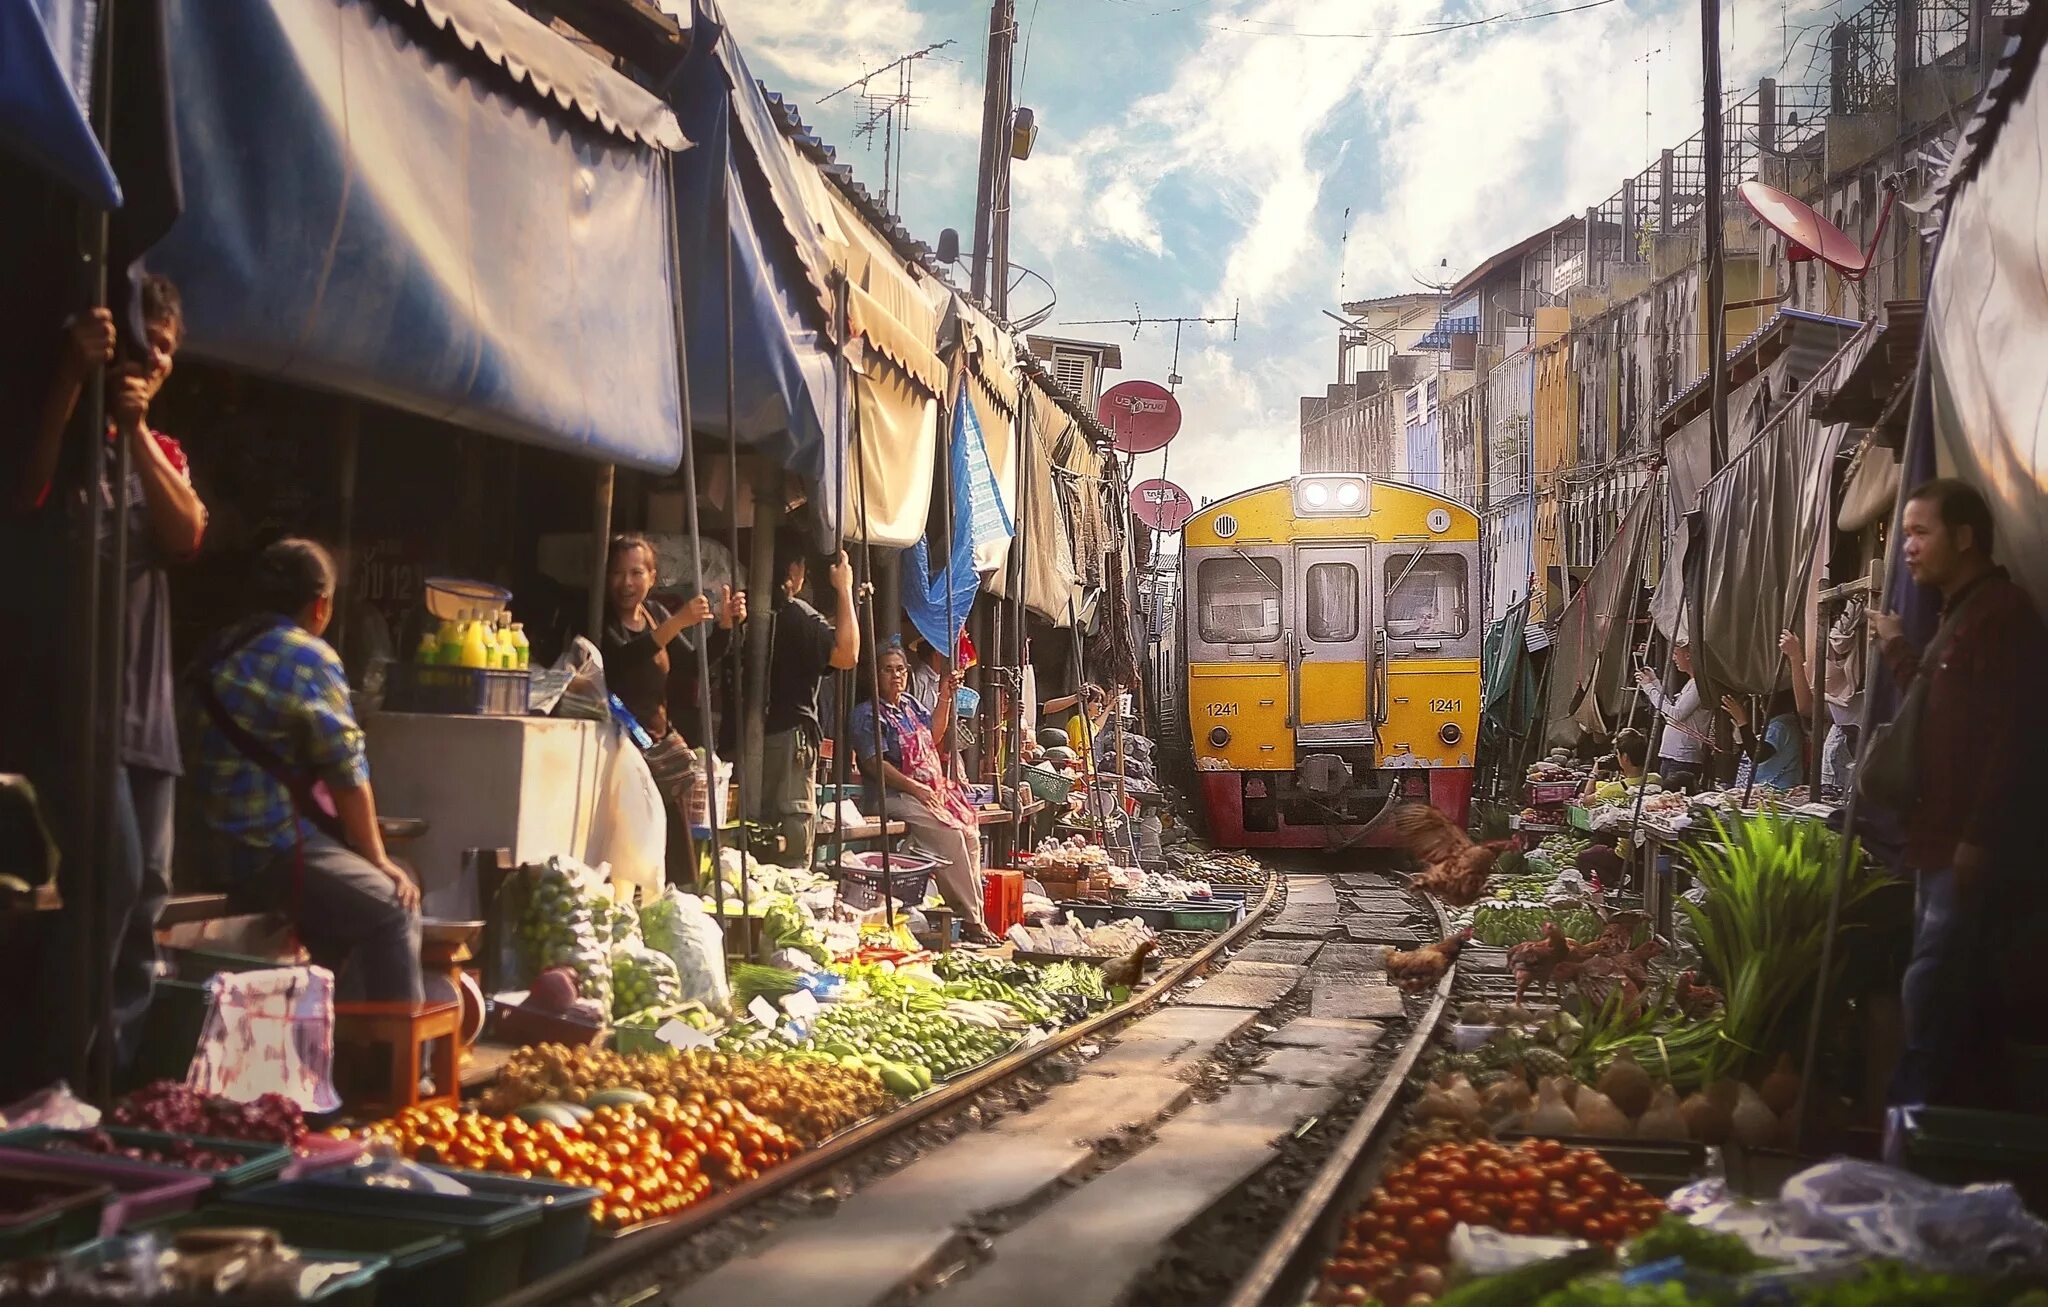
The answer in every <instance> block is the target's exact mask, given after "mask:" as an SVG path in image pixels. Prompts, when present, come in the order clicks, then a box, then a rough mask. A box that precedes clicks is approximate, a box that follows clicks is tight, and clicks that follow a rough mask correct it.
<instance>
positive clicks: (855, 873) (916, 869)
mask: <svg viewBox="0 0 2048 1307" xmlns="http://www.w3.org/2000/svg"><path fill="white" fill-rule="evenodd" d="M856 857H858V858H859V860H858V861H856ZM938 865H939V864H938V863H936V862H933V861H932V860H931V859H929V858H920V857H916V856H914V855H912V854H907V853H892V854H890V855H889V884H888V887H889V899H890V901H891V902H893V903H894V904H896V906H898V907H916V906H917V905H918V904H920V903H922V902H924V896H925V895H926V894H927V893H928V892H929V891H930V890H931V886H932V872H933V871H934V870H935V869H936V868H937V867H938ZM839 897H840V899H841V900H842V901H844V902H845V903H846V904H847V905H848V906H849V907H852V908H854V909H856V910H858V911H861V912H865V911H867V910H868V909H870V908H879V907H881V906H882V860H881V858H880V856H879V855H867V854H862V855H854V854H848V855H847V857H846V859H845V874H844V876H843V877H842V878H841V879H840V882H839Z"/></svg>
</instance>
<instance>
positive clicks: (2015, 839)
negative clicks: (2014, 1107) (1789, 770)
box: [1872, 479, 2048, 1103]
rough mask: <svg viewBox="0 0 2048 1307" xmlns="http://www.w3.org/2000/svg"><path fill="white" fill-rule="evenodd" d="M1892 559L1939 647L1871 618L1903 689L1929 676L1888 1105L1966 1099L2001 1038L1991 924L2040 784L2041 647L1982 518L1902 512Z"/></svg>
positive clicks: (1924, 503) (1935, 487)
mask: <svg viewBox="0 0 2048 1307" xmlns="http://www.w3.org/2000/svg"><path fill="white" fill-rule="evenodd" d="M1904 531H1905V536H1904V540H1903V542H1902V546H1901V548H1902V552H1903V553H1904V555H1905V561H1906V568H1907V570H1908V571H1909V572H1910V573H1911V574H1912V577H1913V580H1914V581H1916V582H1918V583H1919V584H1920V585H1923V586H1931V587H1933V588H1935V589H1937V590H1939V591H1940V592H1941V611H1942V626H1943V628H1944V631H1945V639H1944V636H1937V637H1936V639H1937V641H1942V643H1941V647H1940V648H1939V649H1934V648H1933V647H1932V646H1930V651H1932V652H1934V653H1935V654H1936V655H1937V656H1936V657H1935V658H1933V659H1932V660H1929V659H1927V658H1926V657H1925V654H1924V653H1923V651H1922V650H1920V649H1917V648H1915V647H1914V646H1913V645H1912V644H1911V643H1910V642H1909V641H1908V640H1907V639H1906V638H1905V635H1904V632H1903V629H1902V627H1901V623H1900V620H1899V617H1898V615H1897V614H1896V613H1878V614H1876V615H1875V616H1874V617H1873V618H1872V623H1873V626H1874V629H1875V630H1876V632H1877V635H1878V638H1879V639H1880V640H1881V641H1882V642H1883V652H1884V656H1885V659H1886V661H1887V662H1888V663H1889V664H1890V666H1891V668H1892V672H1893V674H1894V676H1895V677H1896V678H1897V680H1898V682H1899V685H1900V686H1901V688H1902V689H1903V688H1904V687H1907V686H1910V685H1911V684H1912V683H1913V681H1914V679H1915V678H1916V677H1922V676H1924V677H1927V678H1928V681H1927V685H1926V688H1925V695H1926V699H1925V703H1924V708H1923V712H1922V715H1921V718H1920V723H1919V736H1918V744H1919V750H1920V757H1919V760H1918V761H1919V767H1918V772H1919V774H1918V794H1917V795H1916V796H1915V798H1914V799H1913V801H1912V802H1911V804H1910V805H1909V806H1908V807H1907V809H1906V810H1905V811H1903V812H1901V813H1900V814H1899V815H1900V816H1901V818H1903V820H1904V823H1905V831H1906V854H1905V856H1906V866H1907V868H1908V869H1909V870H1910V871H1912V872H1913V873H1914V874H1915V876H1916V877H1917V882H1918V884H1917V891H1918V893H1917V898H1918V905H1917V913H1916V920H1915V924H1914V931H1913V959H1912V961H1911V962H1910V963H1909V964H1908V966H1907V968H1906V977H1905V985H1904V1000H1905V1008H1906V1051H1905V1053H1904V1055H1903V1056H1902V1057H1901V1058H1900V1061H1899V1067H1898V1070H1897V1072H1896V1074H1895V1075H1894V1077H1893V1080H1892V1100H1893V1101H1894V1102H1898V1103H1954V1102H1956V1101H1958V1100H1959V1099H1962V1100H1971V1101H1974V1100H1976V1099H1979V1098H1981V1097H1982V1096H1983V1093H1984V1091H1986V1090H1988V1089H1990V1088H1992V1086H1991V1085H1989V1084H1987V1083H1985V1082H1984V1071H1985V1066H1986V1063H1987V1062H1988V1061H1991V1060H1994V1059H1992V1057H1991V1055H1992V1054H1993V1052H1994V1051H1995V1046H1996V1044H1997V1043H1998V1041H1999V1040H2000V1039H2001V1037H2002V1031H2001V1029H2000V1027H1999V1023H1998V1022H1997V1020H1996V1018H1995V1016H1993V1014H1992V1008H1993V1007H1994V1002H1993V1000H1995V998H1996V997H1997V988H1998V987H1997V985H1996V979H1995V978H1996V975H1997V971H1998V967H1999V961H1998V955H1999V954H2000V952H2001V949H2000V947H1999V945H2000V940H1999V938H1998V936H1999V935H2001V934H2002V933H2003V932H2002V931H2001V930H2000V929H1999V927H1998V925H1997V924H1996V923H1998V922H2000V921H2001V919H2003V918H2007V917H2010V916H2012V915H2014V914H2015V913H2019V914H2021V915H2025V904H2024V903H2023V902H2022V900H2023V899H2026V898H2029V897H2031V891H2032V888H2033V887H2031V886H2029V885H2027V884H2026V883H2025V882H2024V878H2023V876H2022V874H2021V868H2020V865H2019V856H2020V854H2019V848H2020V844H2019V841H2020V838H2021V832H2022V828H2023V811H2024V810H2025V809H2026V808H2027V807H2028V806H2029V805H2027V804H2026V803H2025V796H2026V794H2027V793H2028V789H2027V787H2028V784H2029V782H2031V781H2034V780H2037V779H2038V776H2039V771H2038V762H2039V759H2040V745H2041V740H2042V723H2041V717H2042V713H2041V710H2040V707H2039V704H2040V702H2041V699H2040V694H2039V686H2038V685H2037V684H2034V683H2033V682H2032V676H2031V673H2033V672H2034V671H2035V670H2036V669H2038V668H2039V667H2040V666H2041V663H2042V660H2043V658H2044V657H2048V635H2044V631H2043V628H2042V625H2041V618H2040V615H2039V614H2038V613H2036V612H2035V610H2034V605H2033V601H2032V600H2031V599H2029V598H2028V597H2027V592H2026V591H2025V590H2023V589H2021V588H2020V587H2019V586H2018V585H2016V584H2014V583H2013V581H2012V579H2011V578H2010V577H2008V576H2007V575H2006V571H2005V569H2004V568H2002V567H1999V566H1997V565H1995V564H1994V563H1993V562H1992V561H1991V548H1992V523H1991V510H1990V508H1989V506H1987V505H1986V504H1985V502H1984V497H1983V496H1982V495H1980V494H1978V493H1977V491H1976V490H1975V489H1974V488H1973V487H1971V486H1969V485H1967V484H1965V483H1963V482H1961V481H1954V480H1947V479H1943V480H1936V481H1930V482H1928V483H1927V484H1926V485H1923V486H1921V487H1920V488H1919V489H1918V490H1915V491H1914V492H1913V493H1912V495H1911V496H1910V497H1909V498H1908V499H1907V502H1906V511H1905V516H1904Z"/></svg>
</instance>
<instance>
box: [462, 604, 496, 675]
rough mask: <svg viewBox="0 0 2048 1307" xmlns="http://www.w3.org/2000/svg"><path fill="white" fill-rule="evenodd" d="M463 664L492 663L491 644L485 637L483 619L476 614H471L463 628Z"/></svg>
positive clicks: (483, 664) (485, 664)
mask: <svg viewBox="0 0 2048 1307" xmlns="http://www.w3.org/2000/svg"><path fill="white" fill-rule="evenodd" d="M462 665H463V666H464V667H488V666H490V665H491V659H490V645H489V643H488V642H487V641H486V640H485V637H484V622H483V619H482V618H481V617H479V616H477V615H475V614H472V615H471V616H470V619H469V621H468V622H466V623H464V624H463V628H462Z"/></svg>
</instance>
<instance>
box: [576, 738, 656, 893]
mask: <svg viewBox="0 0 2048 1307" xmlns="http://www.w3.org/2000/svg"><path fill="white" fill-rule="evenodd" d="M598 747H599V749H600V750H601V754H600V757H599V759H598V766H597V778H598V792H597V803H596V808H595V811H594V812H593V813H592V814H591V824H590V839H589V842H588V844H587V845H586V847H585V849H584V853H585V856H586V857H588V858H589V859H590V861H592V862H608V863H610V864H611V871H612V879H613V880H614V881H616V882H618V883H619V884H622V885H627V886H631V887H632V888H633V889H635V890H637V891H639V894H640V897H641V899H642V900H645V899H648V898H652V897H653V896H654V895H655V894H657V893H659V892H660V891H661V887H662V883H663V882H664V881H665V880H666V879H667V871H666V868H665V865H664V860H665V858H666V853H667V849H668V823H669V811H668V803H667V801H666V800H665V799H664V798H663V796H662V793H661V788H660V787H659V786H658V785H656V784H655V782H654V773H653V772H651V771H649V770H648V769H647V760H646V759H645V758H643V757H642V756H641V755H640V750H639V749H638V748H637V747H635V746H634V744H633V742H632V741H631V740H629V739H627V738H626V733H625V732H624V731H623V730H621V729H620V728H619V727H618V726H617V725H616V724H610V723H608V724H606V725H605V726H602V727H600V728H599V729H598Z"/></svg>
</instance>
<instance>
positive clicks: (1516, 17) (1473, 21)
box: [1202, 0, 1616, 41]
mask: <svg viewBox="0 0 2048 1307" xmlns="http://www.w3.org/2000/svg"><path fill="white" fill-rule="evenodd" d="M1614 3H1616V0H1588V2H1587V3H1585V4H1577V5H1568V6H1566V7H1565V8H1562V9H1545V10H1542V11H1541V12H1538V13H1533V14H1532V13H1524V12H1521V11H1518V10H1512V9H1510V10H1506V11H1503V12H1501V13H1497V14H1486V15H1484V16H1482V17H1479V18H1468V19H1465V20H1463V21H1462V22H1455V23H1436V24H1432V25H1431V26H1428V27H1418V28H1413V29H1410V30H1408V31H1378V32H1301V31H1275V32H1256V31H1250V30H1248V29H1246V28H1243V27H1230V26H1227V25H1225V24H1222V23H1204V24H1202V26H1204V27H1207V28H1210V29H1212V30H1214V31H1218V32H1228V33H1229V34H1231V35H1233V36H1284V37H1295V38H1299V39H1303V40H1320V41H1393V40H1401V39H1404V38H1407V37H1414V36H1442V35H1444V34H1445V33H1448V32H1462V31H1464V30H1466V29H1467V28H1473V27H1488V26H1497V25H1505V24H1507V23H1530V22H1535V21H1536V20H1537V19H1539V18H1556V17H1559V16H1560V15H1563V14H1576V13H1582V12H1584V11H1585V10H1588V9H1600V8H1604V7H1605V6H1607V5H1611V4H1614Z"/></svg>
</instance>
